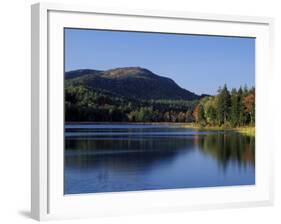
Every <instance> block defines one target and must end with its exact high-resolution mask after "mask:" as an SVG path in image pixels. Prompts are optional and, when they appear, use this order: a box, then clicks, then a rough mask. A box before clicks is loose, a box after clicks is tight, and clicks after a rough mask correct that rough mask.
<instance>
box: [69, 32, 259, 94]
mask: <svg viewBox="0 0 281 224" xmlns="http://www.w3.org/2000/svg"><path fill="white" fill-rule="evenodd" d="M130 66H140V67H143V68H147V69H149V70H151V71H152V72H154V73H155V74H158V75H161V76H166V77H170V78H172V79H173V80H174V81H175V82H176V83H177V84H179V85H180V86H181V87H182V88H185V89H187V90H189V91H192V92H195V93H196V94H202V93H206V94H216V92H217V89H218V87H219V86H222V85H224V84H225V83H226V84H227V86H228V88H229V89H231V88H234V87H235V88H238V87H239V86H241V85H242V86H244V85H247V86H248V87H252V86H254V85H255V39H254V38H238V37H219V36H204V35H178V34H160V33H143V32H119V31H102V30H87V29H68V28H67V29H65V70H66V71H70V70H74V69H85V68H89V69H98V70H107V69H111V68H116V67H130Z"/></svg>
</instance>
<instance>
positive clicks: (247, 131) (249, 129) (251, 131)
mask: <svg viewBox="0 0 281 224" xmlns="http://www.w3.org/2000/svg"><path fill="white" fill-rule="evenodd" d="M75 124H151V125H152V124H156V125H157V124H158V125H160V124H162V125H174V126H180V127H182V128H191V129H197V130H205V131H206V130H207V131H235V132H238V133H240V134H244V135H248V136H251V137H255V126H241V127H236V128H231V127H219V126H205V127H202V126H200V125H197V124H195V123H183V122H89V121H82V122H77V121H75V122H65V123H64V125H75Z"/></svg>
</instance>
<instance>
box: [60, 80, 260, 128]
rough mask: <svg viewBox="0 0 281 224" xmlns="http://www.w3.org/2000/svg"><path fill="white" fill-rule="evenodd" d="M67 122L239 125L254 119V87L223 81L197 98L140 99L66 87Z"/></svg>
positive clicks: (108, 92) (79, 87)
mask: <svg viewBox="0 0 281 224" xmlns="http://www.w3.org/2000/svg"><path fill="white" fill-rule="evenodd" d="M65 120H66V122H188V123H190V122H196V123H197V124H198V125H200V126H226V127H228V126H229V127H238V126H245V125H254V123H255V89H254V88H251V89H248V88H247V87H244V88H239V89H238V90H236V89H232V90H231V92H230V91H229V90H228V89H227V86H226V85H224V86H223V88H219V89H218V93H217V95H215V96H205V97H202V98H201V99H198V100H172V99H151V100H147V99H138V98H137V97H132V98H129V97H127V96H126V97H125V96H122V95H118V94H116V93H113V92H111V91H107V90H104V89H93V88H88V87H86V86H83V85H66V87H65Z"/></svg>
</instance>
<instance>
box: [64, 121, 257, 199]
mask: <svg viewBox="0 0 281 224" xmlns="http://www.w3.org/2000/svg"><path fill="white" fill-rule="evenodd" d="M64 175H65V180H64V182H65V184H64V185H65V186H64V188H65V189H64V192H65V194H77V193H95V192H118V191H136V190H154V189H172V188H190V187H214V186H229V185H252V184H255V138H254V137H249V136H244V135H241V134H238V133H235V132H230V131H227V132H223V131H197V130H194V129H186V128H181V127H180V126H178V125H165V124H163V125H148V124H147V125H146V124H114V125H112V124H75V125H65V173H64Z"/></svg>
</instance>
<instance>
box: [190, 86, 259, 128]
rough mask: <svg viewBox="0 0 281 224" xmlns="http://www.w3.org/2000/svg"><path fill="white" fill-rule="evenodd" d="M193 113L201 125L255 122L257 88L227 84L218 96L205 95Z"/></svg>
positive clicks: (239, 124)
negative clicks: (235, 86)
mask: <svg viewBox="0 0 281 224" xmlns="http://www.w3.org/2000/svg"><path fill="white" fill-rule="evenodd" d="M192 115H193V117H194V119H195V122H196V123H197V124H199V125H200V126H206V125H208V126H224V127H240V126H245V125H254V124H255V88H254V87H253V88H251V89H248V88H247V87H246V86H245V87H244V88H241V87H240V88H239V89H238V90H236V89H235V88H234V89H232V90H231V92H229V90H228V89H227V86H226V85H224V86H223V88H219V89H218V94H217V95H216V96H210V97H205V98H203V99H202V100H200V101H199V103H198V104H197V105H196V106H195V108H194V110H193V112H192Z"/></svg>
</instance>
